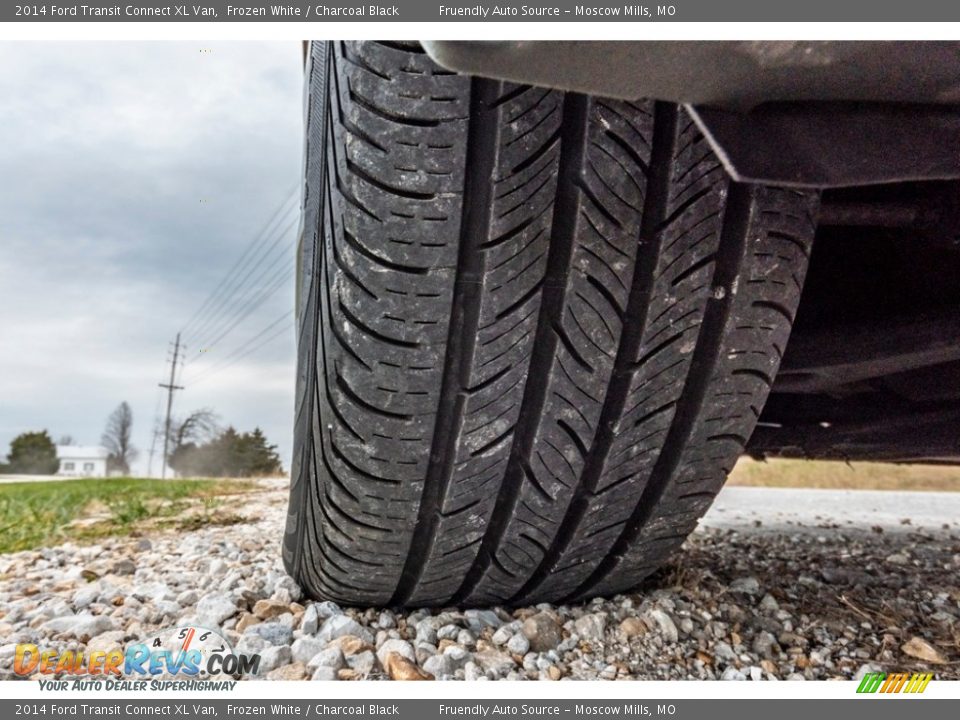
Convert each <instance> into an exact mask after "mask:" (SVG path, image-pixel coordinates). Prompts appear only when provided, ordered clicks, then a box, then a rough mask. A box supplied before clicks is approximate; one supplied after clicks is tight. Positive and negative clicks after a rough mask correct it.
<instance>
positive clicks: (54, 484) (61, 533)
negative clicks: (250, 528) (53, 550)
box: [0, 478, 254, 553]
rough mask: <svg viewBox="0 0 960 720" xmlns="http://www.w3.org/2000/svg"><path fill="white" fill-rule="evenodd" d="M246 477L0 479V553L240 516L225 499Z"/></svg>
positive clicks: (242, 488)
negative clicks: (227, 508) (1, 481)
mask: <svg viewBox="0 0 960 720" xmlns="http://www.w3.org/2000/svg"><path fill="white" fill-rule="evenodd" d="M253 487H254V485H253V483H251V482H250V481H245V480H147V479H140V478H109V479H99V478H97V479H82V480H57V481H51V482H33V483H31V482H23V483H8V484H0V553H6V552H16V551H17V550H27V549H30V548H34V547H40V546H49V545H56V544H58V543H61V542H64V541H66V540H95V539H96V538H100V537H105V536H108V535H118V534H130V533H132V532H135V531H137V530H140V529H145V528H148V527H179V528H182V529H195V528H196V527H200V526H202V525H204V524H229V523H231V522H236V521H238V520H240V519H242V518H238V517H237V516H236V515H235V514H233V513H227V512H222V511H221V504H222V503H223V499H224V498H225V497H226V496H229V495H235V494H237V493H244V492H248V491H250V490H251V489H252V488H253Z"/></svg>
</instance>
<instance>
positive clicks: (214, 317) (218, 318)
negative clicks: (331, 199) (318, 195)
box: [190, 217, 297, 341]
mask: <svg viewBox="0 0 960 720" xmlns="http://www.w3.org/2000/svg"><path fill="white" fill-rule="evenodd" d="M296 221H297V217H293V218H291V219H290V221H289V222H288V223H287V224H286V226H284V228H283V229H282V230H281V231H280V233H279V234H278V235H277V237H276V238H275V239H274V241H273V242H272V243H271V244H270V246H269V247H268V248H267V249H266V250H265V251H263V253H262V254H261V257H260V258H259V259H258V261H257V262H256V263H254V264H252V265H250V267H249V269H247V271H246V273H245V274H243V275H242V276H239V275H238V277H239V279H238V280H237V281H236V282H235V283H234V287H233V288H231V289H230V291H229V292H228V291H224V294H223V295H222V297H221V298H220V300H219V301H218V302H217V303H216V304H215V309H213V310H212V311H211V312H212V314H211V315H209V316H208V317H207V320H205V321H204V322H203V323H201V324H200V325H199V326H198V327H196V328H195V329H194V330H193V332H192V333H191V334H190V336H191V338H192V339H193V340H196V341H199V340H201V339H202V337H203V335H210V334H211V330H212V329H214V328H216V327H217V326H218V324H219V323H221V322H222V319H223V314H224V313H228V314H229V311H230V306H231V304H233V303H231V301H232V300H235V298H236V295H237V292H238V291H239V290H241V288H242V287H243V285H244V283H247V282H248V281H249V283H251V284H252V283H254V282H257V281H259V280H260V279H261V278H262V276H263V275H264V274H266V273H267V272H269V269H270V268H272V267H273V266H274V265H275V264H276V259H275V260H274V262H273V263H271V264H270V265H269V266H268V267H267V268H266V269H264V268H263V262H264V261H265V260H266V258H267V257H268V256H269V255H270V253H271V252H272V251H273V249H274V248H276V247H277V246H278V245H279V244H280V242H281V241H282V240H284V239H285V236H286V234H287V232H289V231H290V230H291V229H293V226H294V224H295V223H296ZM279 257H280V258H282V257H283V255H282V254H281V255H280V256H279ZM258 268H260V270H261V272H260V275H259V276H257V277H256V278H254V279H253V280H250V276H251V275H252V274H253V273H254V271H256V270H257V269H258ZM240 301H241V302H242V299H241V300H240Z"/></svg>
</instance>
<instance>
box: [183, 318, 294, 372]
mask: <svg viewBox="0 0 960 720" xmlns="http://www.w3.org/2000/svg"><path fill="white" fill-rule="evenodd" d="M293 325H294V322H293V320H292V319H291V320H290V322H288V323H286V324H285V325H284V326H283V327H281V328H280V329H279V330H278V331H276V332H274V333H272V334H271V335H270V336H269V337H267V338H266V339H265V340H264V341H263V342H261V343H259V344H258V345H256V346H255V347H252V348H250V349H249V350H247V351H246V352H244V353H242V354H240V355H238V356H237V357H235V358H234V359H233V360H232V361H231V362H229V363H227V364H226V365H224V366H223V367H221V368H220V372H223V371H224V370H226V369H227V368H229V367H232V366H233V365H236V364H237V363H238V362H240V361H241V360H243V358H245V357H247V356H248V355H250V353H253V352H255V351H257V350H259V349H260V348H262V347H264V346H266V345H267V344H269V343H270V342H271V341H272V340H275V339H276V338H278V337H280V335H282V334H283V333H285V332H289V331H290V330H292V329H293ZM215 374H216V373H212V374H209V375H207V376H206V377H204V378H203V379H201V380H194V381H193V383H192V385H191V386H190V387H196V385H198V384H199V383H201V382H203V380H207V379H209V378H211V377H213V376H214V375H215Z"/></svg>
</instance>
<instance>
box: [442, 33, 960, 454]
mask: <svg viewBox="0 0 960 720" xmlns="http://www.w3.org/2000/svg"><path fill="white" fill-rule="evenodd" d="M425 46H426V48H427V50H428V51H429V52H430V53H431V55H432V56H433V57H434V58H435V59H436V60H438V61H439V62H440V63H441V64H444V65H446V66H447V67H450V68H452V69H456V70H460V71H469V72H474V73H477V74H481V75H490V76H495V77H503V78H509V79H512V80H522V81H530V82H537V83H541V84H547V85H553V86H558V87H564V88H567V89H574V90H580V91H587V92H591V91H592V92H600V93H606V94H608V95H610V94H613V95H620V96H624V97H627V96H634V97H636V96H638V95H642V96H647V97H656V98H658V99H661V98H662V99H668V100H673V101H676V102H682V103H686V104H687V107H688V109H689V111H690V112H691V113H692V114H694V116H695V118H696V119H697V122H698V124H700V126H701V130H703V131H704V133H705V134H706V135H707V137H708V138H709V139H710V140H711V143H712V145H713V147H714V150H715V151H716V152H717V154H718V155H719V156H720V157H721V158H722V159H723V161H724V164H725V166H726V167H727V169H728V171H729V172H730V174H731V175H732V176H733V177H734V179H737V180H742V181H748V182H750V181H752V182H765V183H768V184H780V185H790V186H798V187H816V188H819V189H821V190H822V191H823V195H822V202H821V207H820V213H819V219H818V226H817V233H816V241H815V243H814V250H813V253H812V257H811V261H810V268H809V272H808V275H807V279H806V283H805V286H804V291H803V295H802V298H801V302H800V307H799V310H798V313H797V317H796V322H795V325H794V328H793V332H792V335H791V339H790V343H789V345H788V347H787V348H786V350H785V355H784V358H783V362H782V365H781V368H780V371H779V373H778V375H777V376H776V378H775V379H774V381H773V388H772V392H771V394H770V397H769V400H768V402H767V405H766V406H765V408H764V410H763V413H762V415H761V417H760V421H759V423H758V425H757V428H756V430H755V432H754V434H753V436H752V437H751V439H750V441H749V443H748V445H747V452H748V453H750V454H752V455H754V456H756V457H764V456H775V455H782V456H789V457H801V458H810V459H815V458H821V459H839V460H884V461H897V462H932V463H956V462H960V431H958V428H960V312H958V311H960V181H958V180H957V179H956V178H958V177H960V153H958V151H957V148H958V143H957V140H956V138H957V137H958V136H960V106H958V105H956V104H955V103H957V102H958V101H960V89H958V85H957V77H960V67H958V64H960V54H958V53H957V52H956V44H955V43H896V42H889V43H853V42H816V43H814V42H810V43H796V42H764V43H759V42H754V43H751V42H744V43H737V42H718V43H683V42H662V43H657V42H643V43H617V44H614V45H611V44H609V43H590V42H579V43H510V42H498V43H460V42H435V43H425ZM611 55H615V56H617V57H616V58H614V59H615V60H616V61H615V62H611ZM612 68H615V69H616V70H614V71H611V69H612ZM658 68H660V71H658V70H657V69H658ZM665 68H669V70H670V72H663V70H664V69H665Z"/></svg>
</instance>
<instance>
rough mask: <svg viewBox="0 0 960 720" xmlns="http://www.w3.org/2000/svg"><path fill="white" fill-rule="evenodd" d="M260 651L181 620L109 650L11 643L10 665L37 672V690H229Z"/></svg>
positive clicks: (250, 671)
mask: <svg viewBox="0 0 960 720" xmlns="http://www.w3.org/2000/svg"><path fill="white" fill-rule="evenodd" d="M259 668H260V656H259V655H256V654H253V655H247V654H240V653H236V652H234V651H233V648H232V647H231V646H230V644H229V643H228V642H227V641H226V639H225V638H224V637H223V636H222V635H220V634H219V633H218V632H216V631H215V630H210V629H208V628H203V627H197V626H194V625H187V626H184V627H176V628H171V629H169V630H164V631H161V632H160V633H158V634H157V635H156V636H154V637H152V638H149V639H148V640H145V641H142V642H136V643H132V644H130V645H128V646H127V647H126V649H120V648H119V647H118V648H117V649H115V650H94V651H89V652H88V651H84V650H63V651H57V650H52V649H44V648H41V647H39V646H37V645H33V644H30V643H22V644H19V645H17V648H16V652H15V655H14V660H13V670H14V672H15V673H16V674H17V675H20V676H22V677H32V676H35V675H38V674H39V675H48V676H51V678H50V679H45V678H41V679H40V688H41V689H42V690H148V689H149V690H232V689H233V687H234V685H236V678H239V677H242V676H244V675H256V674H257V671H258V670H259Z"/></svg>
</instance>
